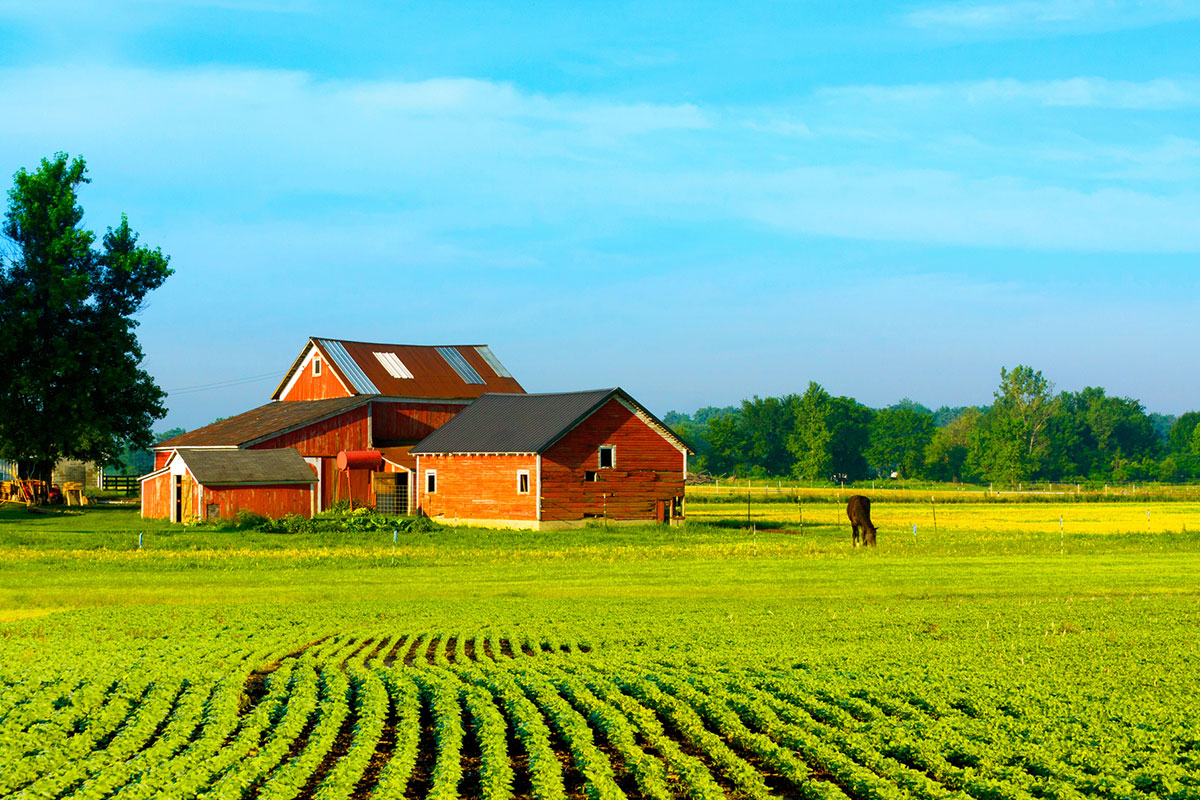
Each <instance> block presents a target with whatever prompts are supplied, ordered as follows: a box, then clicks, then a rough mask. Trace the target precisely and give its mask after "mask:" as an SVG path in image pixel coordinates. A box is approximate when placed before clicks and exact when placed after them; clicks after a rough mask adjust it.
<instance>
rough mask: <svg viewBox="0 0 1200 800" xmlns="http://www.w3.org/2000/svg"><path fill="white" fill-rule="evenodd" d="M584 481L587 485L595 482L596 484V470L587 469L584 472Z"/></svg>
mask: <svg viewBox="0 0 1200 800" xmlns="http://www.w3.org/2000/svg"><path fill="white" fill-rule="evenodd" d="M583 480H584V482H586V483H593V482H595V481H596V480H597V477H596V470H594V469H585V470H584V471H583Z"/></svg>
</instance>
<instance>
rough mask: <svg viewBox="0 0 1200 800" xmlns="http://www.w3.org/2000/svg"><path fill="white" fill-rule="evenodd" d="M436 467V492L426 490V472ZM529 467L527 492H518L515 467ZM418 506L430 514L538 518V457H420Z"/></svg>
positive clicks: (449, 516)
mask: <svg viewBox="0 0 1200 800" xmlns="http://www.w3.org/2000/svg"><path fill="white" fill-rule="evenodd" d="M431 469H435V470H437V491H436V492H434V493H433V494H429V493H428V492H426V491H425V487H426V484H425V472H426V471H427V470H431ZM523 469H524V470H529V494H517V472H518V470H523ZM417 486H418V497H419V502H420V504H421V508H422V509H423V510H424V512H425V513H426V514H428V515H429V516H431V517H445V518H446V519H448V520H454V519H485V520H536V519H537V456H533V455H522V456H508V455H477V456H456V455H446V456H421V459H420V462H419V465H418V473H417Z"/></svg>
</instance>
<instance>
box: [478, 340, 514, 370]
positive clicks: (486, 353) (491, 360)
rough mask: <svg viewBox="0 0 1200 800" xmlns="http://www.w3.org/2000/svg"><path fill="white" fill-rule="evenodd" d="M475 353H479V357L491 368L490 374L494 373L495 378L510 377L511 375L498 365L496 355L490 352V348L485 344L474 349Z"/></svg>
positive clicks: (498, 361)
mask: <svg viewBox="0 0 1200 800" xmlns="http://www.w3.org/2000/svg"><path fill="white" fill-rule="evenodd" d="M475 352H476V353H479V357H480V358H482V359H483V360H484V361H486V362H487V365H488V366H489V367H491V368H492V372H494V373H496V376H497V377H500V378H511V377H512V373H511V372H509V371H508V370H507V369H505V368H504V365H503V364H501V363H500V359H498V358H496V354H495V353H493V352H492V348H490V347H488V346H487V345H486V344H485V345H483V346H482V347H476V348H475Z"/></svg>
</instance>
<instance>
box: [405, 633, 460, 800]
mask: <svg viewBox="0 0 1200 800" xmlns="http://www.w3.org/2000/svg"><path fill="white" fill-rule="evenodd" d="M434 641H435V642H436V641H438V640H437V639H434ZM414 677H415V679H416V681H417V684H418V685H419V686H420V687H421V696H422V699H423V701H424V702H425V703H427V704H428V705H429V708H430V710H431V711H432V713H433V728H434V738H435V741H436V743H437V759H436V761H435V762H434V765H433V781H432V785H431V786H430V788H429V794H428V795H427V797H428V798H430V800H456V798H458V785H459V783H461V782H462V777H463V772H462V746H463V737H464V735H465V733H464V731H463V727H462V705H460V702H459V695H460V694H461V693H462V688H463V687H462V684H461V683H460V682H459V680H458V678H457V677H456V676H455V675H454V674H453V673H450V672H447V671H445V670H443V669H441V668H437V667H435V668H432V669H420V670H416V671H415V673H414Z"/></svg>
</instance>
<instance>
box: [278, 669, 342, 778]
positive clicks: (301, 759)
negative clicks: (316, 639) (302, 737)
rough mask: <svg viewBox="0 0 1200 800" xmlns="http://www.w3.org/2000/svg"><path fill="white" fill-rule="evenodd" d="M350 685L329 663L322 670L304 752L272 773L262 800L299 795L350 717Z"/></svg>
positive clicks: (340, 672)
mask: <svg viewBox="0 0 1200 800" xmlns="http://www.w3.org/2000/svg"><path fill="white" fill-rule="evenodd" d="M349 695H350V683H349V681H348V680H347V679H346V675H345V673H343V672H342V671H341V670H339V669H336V668H331V666H330V665H329V664H328V662H326V664H325V665H323V667H322V669H321V694H320V701H319V703H318V707H317V708H318V710H317V721H316V724H315V725H313V727H312V730H311V731H310V732H309V735H308V740H307V741H306V742H305V745H304V749H303V750H302V751H300V753H299V754H297V755H296V756H295V757H294V758H293V759H292V760H291V761H289V762H288V763H287V764H286V765H284V766H283V767H282V768H281V769H279V770H277V771H276V772H274V773H272V775H271V779H270V780H269V781H267V782H265V783H264V784H263V786H262V788H261V789H260V791H259V794H258V796H259V798H261V800H291V799H292V798H294V797H296V796H297V795H299V794H300V792H301V791H303V789H304V788H305V786H306V785H307V784H308V782H309V779H310V778H311V777H312V774H313V771H314V770H315V769H316V768H317V766H318V765H319V764H320V763H321V761H322V760H323V759H324V758H325V755H326V754H327V753H328V752H329V749H330V748H331V747H333V742H334V739H335V738H336V737H337V735H338V732H339V731H340V730H341V728H342V723H343V722H344V721H345V719H346V716H347V715H348V714H349V713H350V708H349Z"/></svg>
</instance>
